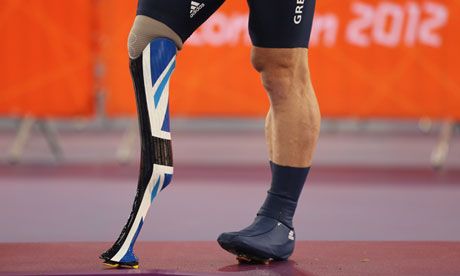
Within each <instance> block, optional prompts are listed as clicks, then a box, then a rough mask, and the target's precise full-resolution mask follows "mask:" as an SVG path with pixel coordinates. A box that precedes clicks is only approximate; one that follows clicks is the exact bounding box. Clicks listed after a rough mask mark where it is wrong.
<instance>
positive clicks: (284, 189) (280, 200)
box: [257, 162, 310, 228]
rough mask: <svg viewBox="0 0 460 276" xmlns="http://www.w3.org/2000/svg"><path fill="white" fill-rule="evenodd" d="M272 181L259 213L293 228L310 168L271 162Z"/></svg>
mask: <svg viewBox="0 0 460 276" xmlns="http://www.w3.org/2000/svg"><path fill="white" fill-rule="evenodd" d="M270 168H271V170H272V183H271V187H270V190H268V192H267V198H266V199H265V202H264V204H263V205H262V207H261V208H260V210H259V212H258V213H257V215H261V216H266V217H271V218H274V219H277V220H279V221H281V222H282V223H283V224H285V225H286V226H288V227H290V228H293V225H292V218H293V217H294V213H295V209H296V207H297V202H298V200H299V197H300V194H301V193H302V188H303V186H304V184H305V180H306V179H307V175H308V172H309V171H310V168H309V167H307V168H294V167H287V166H280V165H277V164H275V163H273V162H270Z"/></svg>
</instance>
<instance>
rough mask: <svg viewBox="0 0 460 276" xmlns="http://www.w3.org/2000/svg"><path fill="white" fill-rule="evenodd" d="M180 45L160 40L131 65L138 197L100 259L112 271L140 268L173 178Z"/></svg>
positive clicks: (151, 43)
mask: <svg viewBox="0 0 460 276" xmlns="http://www.w3.org/2000/svg"><path fill="white" fill-rule="evenodd" d="M176 51H177V48H176V44H175V43H174V42H173V41H171V40H169V39H166V38H157V39H154V40H153V41H151V42H150V44H149V45H148V46H147V47H146V48H145V50H144V51H143V52H142V55H141V56H140V57H138V58H136V59H132V60H131V61H130V69H131V76H132V79H133V83H134V89H135V94H136V103H137V113H138V118H139V128H140V137H141V162H140V172H139V180H138V186H137V194H136V197H135V199H134V203H133V208H132V211H131V215H130V216H129V219H128V222H127V223H126V225H125V226H124V228H123V230H122V231H121V234H120V236H119V237H118V239H117V241H116V242H115V244H114V245H113V246H112V247H111V248H110V249H109V250H107V251H106V252H105V253H103V254H102V255H101V256H100V258H101V259H103V260H104V263H105V264H106V265H108V266H111V267H127V268H138V267H139V262H138V258H137V257H136V256H135V255H134V244H135V242H136V239H137V237H138V235H139V232H140V231H141V228H142V225H143V223H144V220H145V217H146V215H147V212H148V210H149V208H150V205H151V203H152V202H153V200H154V199H155V197H156V196H157V195H158V193H159V192H160V191H161V190H163V189H164V188H166V186H168V185H169V183H170V182H171V179H172V175H173V159H172V149H171V134H170V126H169V79H170V77H171V74H172V72H173V70H174V68H175V64H176Z"/></svg>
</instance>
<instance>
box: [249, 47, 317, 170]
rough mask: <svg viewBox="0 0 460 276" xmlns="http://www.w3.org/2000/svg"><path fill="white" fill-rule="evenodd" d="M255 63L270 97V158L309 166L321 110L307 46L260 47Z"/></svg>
mask: <svg viewBox="0 0 460 276" xmlns="http://www.w3.org/2000/svg"><path fill="white" fill-rule="evenodd" d="M252 64H253V66H254V68H255V69H256V70H257V71H258V72H259V73H260V75H261V79H262V83H263V85H264V88H265V90H266V91H267V94H268V96H269V99H270V111H269V112H268V115H267V118H266V124H265V133H266V139H267V144H268V151H269V157H270V160H271V161H273V162H274V163H276V164H279V165H283V166H290V167H310V165H311V162H312V156H313V152H314V150H315V147H316V141H317V139H318V135H319V128H320V112H319V107H318V102H317V100H316V96H315V92H314V90H313V86H312V83H311V80H310V73H309V69H308V49H306V48H293V49H274V48H258V47H254V48H253V50H252Z"/></svg>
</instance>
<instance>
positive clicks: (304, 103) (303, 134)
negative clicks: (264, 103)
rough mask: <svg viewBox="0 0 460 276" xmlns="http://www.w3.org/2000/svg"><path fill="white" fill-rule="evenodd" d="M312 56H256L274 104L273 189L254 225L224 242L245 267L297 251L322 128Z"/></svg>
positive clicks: (270, 133) (273, 52)
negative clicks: (297, 224)
mask: <svg viewBox="0 0 460 276" xmlns="http://www.w3.org/2000/svg"><path fill="white" fill-rule="evenodd" d="M307 54H308V50H307V49H306V48H282V49H281V48H259V47H255V48H253V50H252V64H253V66H254V68H255V69H256V70H257V71H258V72H259V73H260V75H261V78H262V83H263V86H264V88H265V90H266V91H267V94H268V96H269V98H270V111H269V112H268V115H267V119H266V127H265V130H266V131H265V134H266V139H267V144H268V151H269V156H270V160H271V164H270V166H271V169H272V183H271V187H270V190H269V191H268V193H267V197H266V199H265V202H264V203H263V205H262V207H261V208H260V210H259V212H258V213H257V217H256V219H255V220H254V222H253V223H252V224H251V225H250V226H248V227H246V228H245V229H243V230H241V231H236V232H226V233H222V234H221V235H220V236H219V238H218V242H219V244H220V245H221V246H222V247H223V248H224V249H225V250H227V251H229V252H231V253H233V254H235V255H237V256H238V257H237V258H238V259H239V260H240V261H244V262H247V261H256V262H269V261H271V260H286V259H287V258H288V257H289V256H290V255H291V254H292V252H293V250H294V241H295V232H294V224H293V217H294V213H295V209H296V207H297V202H298V200H299V196H300V194H301V192H302V188H303V185H304V183H305V180H306V178H307V175H308V172H309V170H310V165H311V162H312V156H313V152H314V149H315V146H316V140H317V139H318V134H319V128H320V113H319V108H318V103H317V101H316V97H315V94H314V91H313V87H312V84H311V81H310V76H309V70H308V60H307Z"/></svg>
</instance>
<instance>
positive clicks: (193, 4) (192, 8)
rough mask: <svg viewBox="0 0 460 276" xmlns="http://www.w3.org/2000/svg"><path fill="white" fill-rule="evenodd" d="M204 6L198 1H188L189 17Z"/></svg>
mask: <svg viewBox="0 0 460 276" xmlns="http://www.w3.org/2000/svg"><path fill="white" fill-rule="evenodd" d="M203 7H204V3H198V2H195V1H192V2H191V3H190V18H193V17H194V16H195V14H197V12H199V11H200V10H201V9H202V8H203Z"/></svg>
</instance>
